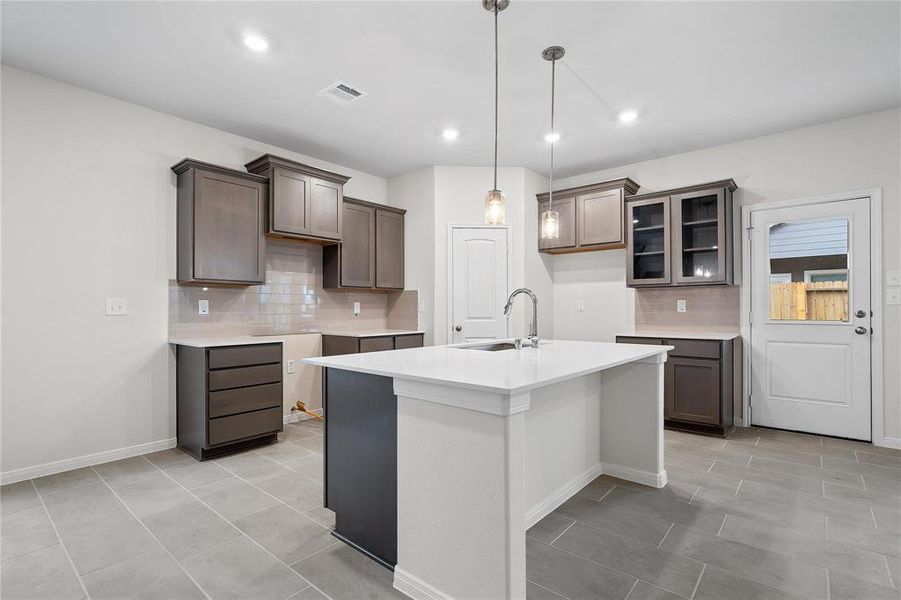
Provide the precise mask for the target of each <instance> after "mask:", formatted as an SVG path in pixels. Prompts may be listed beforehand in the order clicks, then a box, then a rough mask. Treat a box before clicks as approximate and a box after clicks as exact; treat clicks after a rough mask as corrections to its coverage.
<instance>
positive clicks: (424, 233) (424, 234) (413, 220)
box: [388, 167, 435, 346]
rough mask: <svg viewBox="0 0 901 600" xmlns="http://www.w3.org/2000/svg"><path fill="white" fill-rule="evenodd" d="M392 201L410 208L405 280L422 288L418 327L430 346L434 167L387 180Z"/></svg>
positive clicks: (406, 224) (416, 287)
mask: <svg viewBox="0 0 901 600" xmlns="http://www.w3.org/2000/svg"><path fill="white" fill-rule="evenodd" d="M388 197H389V198H391V204H392V205H394V206H398V207H400V208H405V209H407V214H406V217H405V218H404V261H405V263H404V281H405V285H406V287H407V289H411V290H418V291H419V308H418V311H417V312H418V316H419V328H420V329H423V330H425V339H424V342H425V344H426V345H427V346H431V345H433V344H434V343H435V339H434V333H435V332H434V329H435V328H434V319H435V269H434V265H435V168H434V167H426V168H425V169H419V170H418V171H412V172H410V173H406V174H404V175H400V176H398V177H392V178H391V179H389V180H388Z"/></svg>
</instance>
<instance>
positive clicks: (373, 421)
mask: <svg viewBox="0 0 901 600" xmlns="http://www.w3.org/2000/svg"><path fill="white" fill-rule="evenodd" d="M323 371H324V373H323V377H322V386H323V389H322V403H323V409H324V412H325V415H326V418H325V446H324V450H325V506H326V508H328V509H330V510H332V511H334V512H335V530H334V531H333V532H332V535H334V536H335V537H336V538H338V539H339V540H341V541H343V542H345V543H346V544H348V545H350V546H352V547H353V548H356V549H357V550H359V551H360V552H362V553H363V554H365V555H366V556H368V557H370V558H372V559H373V560H375V561H376V562H378V563H379V564H381V565H383V566H385V567H387V568H388V569H391V570H394V566H395V565H396V564H397V396H395V395H394V381H393V379H392V378H390V377H381V376H378V375H367V374H365V373H356V372H353V371H342V370H339V369H334V368H328V369H323Z"/></svg>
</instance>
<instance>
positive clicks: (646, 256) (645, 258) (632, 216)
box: [626, 197, 670, 286]
mask: <svg viewBox="0 0 901 600" xmlns="http://www.w3.org/2000/svg"><path fill="white" fill-rule="evenodd" d="M628 207H629V210H628V211H626V213H627V214H626V225H627V226H628V230H629V235H628V239H629V243H628V252H627V259H626V260H627V261H628V263H627V265H626V267H627V268H626V271H627V273H626V277H627V282H628V284H629V285H631V286H641V285H669V283H670V201H669V197H663V198H655V199H651V200H636V201H634V202H629V204H628Z"/></svg>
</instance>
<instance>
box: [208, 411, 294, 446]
mask: <svg viewBox="0 0 901 600" xmlns="http://www.w3.org/2000/svg"><path fill="white" fill-rule="evenodd" d="M281 429H282V408H281V407H280V406H277V407H275V408H266V409H263V410H258V411H255V412H249V413H244V414H240V415H232V416H230V417H219V418H218V419H210V422H209V445H210V446H217V445H219V444H227V443H229V442H237V441H239V440H245V439H248V438H252V437H256V436H259V435H265V434H267V433H275V432H276V431H281Z"/></svg>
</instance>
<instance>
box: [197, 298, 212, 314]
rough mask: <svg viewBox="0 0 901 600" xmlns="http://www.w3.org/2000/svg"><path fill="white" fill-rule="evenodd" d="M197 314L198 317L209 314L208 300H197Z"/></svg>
mask: <svg viewBox="0 0 901 600" xmlns="http://www.w3.org/2000/svg"><path fill="white" fill-rule="evenodd" d="M197 314H199V315H208V314H210V301H209V300H198V301H197Z"/></svg>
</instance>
